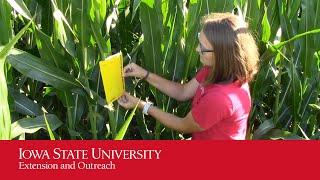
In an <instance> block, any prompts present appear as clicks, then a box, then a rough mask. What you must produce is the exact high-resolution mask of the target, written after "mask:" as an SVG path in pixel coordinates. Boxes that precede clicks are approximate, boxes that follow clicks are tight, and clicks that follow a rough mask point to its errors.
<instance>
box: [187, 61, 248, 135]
mask: <svg viewBox="0 0 320 180" xmlns="http://www.w3.org/2000/svg"><path fill="white" fill-rule="evenodd" d="M208 73H209V68H208V67H206V66H205V67H203V68H202V69H201V70H200V72H198V73H197V75H196V77H195V78H196V80H197V81H198V82H199V83H200V86H199V87H198V89H197V91H196V94H195V96H194V98H193V101H192V109H191V113H192V116H193V118H194V120H195V121H196V122H197V123H198V124H199V125H200V127H201V128H203V129H205V130H204V131H202V132H195V133H192V139H193V140H197V139H212V140H215V139H216V140H244V139H245V137H246V131H247V121H248V116H249V113H250V108H251V97H250V90H249V85H248V83H244V84H242V85H241V84H240V83H239V81H235V82H232V83H230V84H209V85H206V86H203V85H202V84H203V83H204V81H205V79H206V77H207V75H208Z"/></svg>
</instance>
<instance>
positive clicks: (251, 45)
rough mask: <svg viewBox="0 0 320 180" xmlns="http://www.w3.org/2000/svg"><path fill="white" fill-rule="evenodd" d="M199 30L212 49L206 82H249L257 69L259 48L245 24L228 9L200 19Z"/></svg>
mask: <svg viewBox="0 0 320 180" xmlns="http://www.w3.org/2000/svg"><path fill="white" fill-rule="evenodd" d="M202 23H203V28H202V31H203V33H204V35H205V36H206V38H207V39H208V41H209V42H210V44H211V46H212V47H213V50H214V53H215V62H214V66H213V68H212V69H211V72H210V73H209V75H208V77H207V79H206V81H205V83H206V84H212V83H221V82H228V81H230V80H231V81H232V82H233V81H236V80H239V81H240V83H241V84H242V83H245V82H250V81H251V80H252V79H253V77H254V75H255V74H256V72H257V71H258V61H259V52H258V47H257V45H256V42H255V39H254V38H253V36H252V35H251V33H250V31H249V29H248V24H247V23H246V22H245V21H244V20H242V19H241V18H240V17H238V16H236V15H233V14H231V13H212V14H209V15H207V16H205V17H203V19H202Z"/></svg>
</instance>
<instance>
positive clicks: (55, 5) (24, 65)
mask: <svg viewBox="0 0 320 180" xmlns="http://www.w3.org/2000/svg"><path fill="white" fill-rule="evenodd" d="M0 5H1V6H0V20H1V22H2V23H3V25H2V26H1V28H0V34H1V37H0V44H1V45H3V46H5V49H3V48H1V55H3V57H2V58H0V62H1V64H0V68H1V69H0V73H1V78H2V79H1V83H2V84H1V92H0V95H1V99H2V101H1V107H5V110H1V118H2V119H3V121H2V122H5V124H6V125H4V126H1V128H2V129H1V131H0V132H1V133H2V134H3V136H1V138H2V139H12V138H16V139H17V138H19V139H24V138H25V139H49V138H50V139H186V138H189V137H190V135H189V134H179V133H178V132H174V131H172V130H170V129H167V128H165V127H163V126H162V125H161V124H159V123H158V122H156V121H155V120H154V119H153V118H152V117H150V116H144V115H142V113H141V112H140V111H136V112H135V111H132V114H131V116H129V118H128V119H125V117H126V114H127V112H128V111H126V110H124V109H123V108H121V107H119V105H118V104H117V103H116V102H115V103H114V104H112V105H111V106H106V104H105V100H104V99H105V97H104V92H103V87H102V83H101V77H100V71H99V66H98V63H99V61H101V60H103V59H105V58H106V57H108V56H109V55H112V54H114V53H117V52H119V51H122V52H123V54H124V55H125V57H124V65H126V64H128V63H129V62H135V63H137V64H139V65H141V66H142V67H144V68H146V69H148V70H149V71H152V72H155V73H157V74H158V75H160V76H163V77H166V78H167V79H170V80H173V81H176V82H181V83H186V82H188V81H189V80H190V79H191V78H193V77H194V75H195V74H196V72H197V71H198V70H199V68H201V63H200V62H199V60H198V59H199V55H198V53H197V52H196V51H195V48H196V46H197V44H198V39H197V33H198V32H199V31H200V29H201V23H200V22H201V17H202V16H203V15H206V14H208V13H211V12H235V13H237V14H239V15H241V16H242V17H243V18H245V19H246V20H247V21H248V22H249V26H250V29H251V30H252V32H253V34H254V36H255V38H256V40H257V44H258V46H259V52H260V55H261V58H260V59H261V63H260V70H259V72H258V74H257V76H256V78H255V80H254V81H253V82H252V83H251V84H250V87H251V91H252V110H251V114H250V117H249V121H248V139H319V136H320V131H319V125H320V121H319V108H318V107H319V104H320V103H319V89H320V83H319V78H320V73H319V72H320V66H319V64H320V63H319V62H320V58H319V57H320V55H319V52H320V49H319V47H320V44H319V43H320V41H319V37H320V34H319V32H320V22H319V21H317V18H315V17H318V16H319V9H320V2H318V1H310V0H295V1H293V0H288V1H280V0H269V1H261V0H258V1H251V0H241V1H239V0H187V1H168V0H157V1H154V0H123V1H105V0H64V1H61V0H60V1H59V0H51V1H36V0H28V1H27V0H10V1H9V0H8V1H5V0H0ZM32 17H34V19H32ZM29 25H30V26H29ZM27 28H29V31H26V29H27ZM20 30H21V31H20ZM18 32H20V33H18ZM14 35H16V36H15V37H14V38H13V36H14ZM10 40H11V41H10ZM15 42H16V43H15ZM13 45H14V47H15V48H14V49H11V47H13ZM10 49H11V50H10ZM9 50H10V51H9ZM7 53H9V54H8V56H6V55H7ZM4 57H6V59H4ZM5 60H6V61H5ZM7 87H8V88H7ZM126 87H127V91H128V92H130V93H132V94H135V95H136V96H137V97H138V98H141V99H143V100H144V99H145V98H148V99H149V100H151V101H153V102H154V103H155V104H156V105H157V106H158V107H160V108H161V109H162V110H163V111H167V112H169V113H173V114H175V115H177V116H180V117H183V116H185V115H186V114H187V113H188V112H189V110H190V102H184V103H181V102H177V101H176V100H174V99H171V98H169V97H167V96H166V95H164V94H162V93H161V92H159V91H157V90H156V89H154V88H153V87H151V86H149V85H148V84H147V83H145V82H140V81H137V80H136V79H135V78H127V79H126ZM6 94H8V95H6ZM6 99H7V101H6ZM2 105H5V106H2ZM43 112H45V114H46V116H45V117H44V115H43ZM133 112H135V115H134V116H133ZM46 119H47V121H45V120H46ZM46 122H47V124H46ZM10 123H11V124H12V128H13V129H12V130H10ZM17 124H22V126H21V127H20V126H18V125H17ZM17 127H19V128H20V129H17ZM30 127H35V128H30ZM48 127H50V129H51V130H50V129H49V128H48ZM48 129H49V131H48ZM46 131H48V132H46ZM11 132H13V133H12V136H11V137H10V133H11ZM48 134H49V135H50V136H48ZM120 136H121V137H120Z"/></svg>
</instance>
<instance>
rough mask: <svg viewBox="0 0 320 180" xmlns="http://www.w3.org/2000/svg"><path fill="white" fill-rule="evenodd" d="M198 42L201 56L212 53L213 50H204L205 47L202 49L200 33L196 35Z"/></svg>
mask: <svg viewBox="0 0 320 180" xmlns="http://www.w3.org/2000/svg"><path fill="white" fill-rule="evenodd" d="M198 40H199V47H200V51H201V54H203V53H205V52H214V51H213V50H210V49H206V48H205V47H203V45H202V44H201V42H200V33H198Z"/></svg>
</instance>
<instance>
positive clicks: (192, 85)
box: [146, 73, 199, 101]
mask: <svg viewBox="0 0 320 180" xmlns="http://www.w3.org/2000/svg"><path fill="white" fill-rule="evenodd" d="M146 80H147V81H148V83H149V84H151V85H152V86H154V87H155V88H157V89H159V90H160V91H161V92H163V93H165V94H166V95H168V96H170V97H171V98H174V99H176V100H178V101H187V100H189V99H191V98H192V97H193V96H194V95H195V93H196V90H197V88H198V86H199V83H198V81H197V80H196V79H195V78H193V79H192V80H191V81H189V82H188V83H187V84H180V83H177V82H174V81H169V80H167V79H165V78H162V77H160V76H158V75H156V74H154V73H150V74H149V76H148V78H147V79H146Z"/></svg>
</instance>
